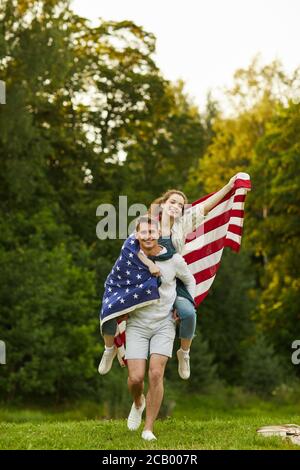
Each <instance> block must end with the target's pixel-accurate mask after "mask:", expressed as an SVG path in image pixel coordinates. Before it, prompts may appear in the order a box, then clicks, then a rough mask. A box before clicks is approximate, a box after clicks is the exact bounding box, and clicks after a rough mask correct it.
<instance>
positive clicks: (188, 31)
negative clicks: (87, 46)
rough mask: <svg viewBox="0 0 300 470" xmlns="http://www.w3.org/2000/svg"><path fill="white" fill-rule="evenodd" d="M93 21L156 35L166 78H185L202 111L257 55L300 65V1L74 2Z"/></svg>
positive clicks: (287, 65) (287, 67) (287, 66)
mask: <svg viewBox="0 0 300 470" xmlns="http://www.w3.org/2000/svg"><path fill="white" fill-rule="evenodd" d="M72 6H73V9H74V11H75V12H76V13H77V14H79V15H81V16H84V17H86V18H89V19H91V20H92V21H94V20H96V19H97V18H99V17H101V18H103V19H105V20H114V21H121V20H131V21H134V22H135V23H136V24H138V25H140V26H143V27H144V29H145V30H148V31H150V32H152V33H154V34H155V36H156V38H157V43H156V44H157V51H156V54H155V56H154V58H155V61H156V63H157V65H158V66H159V68H160V70H161V71H162V72H163V75H164V76H165V78H167V79H169V80H172V81H175V80H177V79H183V80H184V82H185V83H186V87H185V91H186V92H187V93H188V94H189V95H190V96H191V97H192V98H193V100H194V101H195V103H196V104H197V105H198V106H199V107H200V110H201V109H203V108H204V106H205V100H206V95H207V92H208V91H209V90H212V92H213V96H215V97H217V98H218V97H220V96H221V95H222V89H223V88H224V87H230V86H231V85H232V83H233V81H232V79H233V74H234V72H235V71H236V70H237V69H238V68H245V67H247V66H249V64H250V62H251V60H252V59H253V58H254V56H255V55H257V54H260V55H261V62H262V64H267V63H269V62H271V61H272V60H273V59H279V60H281V61H282V63H283V65H284V68H285V70H286V71H287V72H290V71H292V70H294V69H295V68H296V67H297V66H299V65H300V53H299V52H300V27H299V24H300V0H184V1H183V0H151V1H150V0H73V2H72Z"/></svg>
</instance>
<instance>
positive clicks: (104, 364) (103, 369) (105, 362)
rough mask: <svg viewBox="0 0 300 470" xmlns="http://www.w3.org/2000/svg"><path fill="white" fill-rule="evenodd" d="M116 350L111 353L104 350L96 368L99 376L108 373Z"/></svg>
mask: <svg viewBox="0 0 300 470" xmlns="http://www.w3.org/2000/svg"><path fill="white" fill-rule="evenodd" d="M116 354H117V349H116V348H114V349H113V350H112V351H109V350H107V349H105V351H104V353H103V356H102V358H101V361H100V364H99V366H98V372H99V374H100V375H105V374H107V372H109V371H110V369H111V366H112V363H113V360H114V358H115V357H116Z"/></svg>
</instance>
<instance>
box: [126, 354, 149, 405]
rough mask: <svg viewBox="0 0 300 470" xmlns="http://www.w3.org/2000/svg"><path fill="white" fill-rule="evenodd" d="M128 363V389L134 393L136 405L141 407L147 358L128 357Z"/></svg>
mask: <svg viewBox="0 0 300 470" xmlns="http://www.w3.org/2000/svg"><path fill="white" fill-rule="evenodd" d="M127 365H128V390H129V392H130V393H131V395H132V398H133V401H134V403H135V406H136V407H137V408H139V407H140V406H141V405H142V400H141V399H142V395H143V390H144V377H145V371H146V359H128V360H127Z"/></svg>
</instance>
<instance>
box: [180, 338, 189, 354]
mask: <svg viewBox="0 0 300 470" xmlns="http://www.w3.org/2000/svg"><path fill="white" fill-rule="evenodd" d="M180 343H181V349H182V350H183V351H188V350H189V349H190V347H191V344H192V340H191V339H183V338H181V340H180Z"/></svg>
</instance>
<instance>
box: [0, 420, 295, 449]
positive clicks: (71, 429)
mask: <svg viewBox="0 0 300 470" xmlns="http://www.w3.org/2000/svg"><path fill="white" fill-rule="evenodd" d="M299 418H300V416H295V417H293V421H297V420H298V422H299ZM273 421H274V420H273V419H270V418H268V416H259V417H246V418H234V419H218V418H215V419H212V420H210V421H200V420H188V419H180V420H179V419H176V418H169V419H166V420H163V421H158V423H157V425H156V429H155V432H156V435H157V438H158V440H157V442H155V443H144V442H143V441H142V439H141V437H140V431H137V432H130V431H128V430H127V428H126V422H125V420H107V421H75V422H74V421H70V422H57V423H55V422H45V423H38V424H33V423H26V424H15V423H2V424H0V435H1V439H0V449H98V450H99V449H110V450H111V449H122V450H124V449H298V450H299V446H296V445H293V444H291V443H290V442H289V441H287V440H282V439H281V438H277V437H262V436H259V435H257V434H256V432H255V431H256V428H257V426H260V425H264V424H270V423H273ZM281 422H282V420H281Z"/></svg>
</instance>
